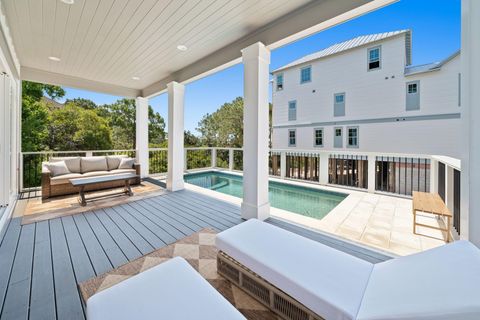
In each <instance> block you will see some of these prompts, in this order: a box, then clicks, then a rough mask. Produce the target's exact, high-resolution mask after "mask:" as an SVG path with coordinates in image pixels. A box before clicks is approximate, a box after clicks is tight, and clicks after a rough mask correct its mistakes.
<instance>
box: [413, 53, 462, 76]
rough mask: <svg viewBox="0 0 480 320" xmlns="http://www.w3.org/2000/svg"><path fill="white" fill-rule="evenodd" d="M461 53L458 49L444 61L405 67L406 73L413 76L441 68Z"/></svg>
mask: <svg viewBox="0 0 480 320" xmlns="http://www.w3.org/2000/svg"><path fill="white" fill-rule="evenodd" d="M459 54H460V50H457V51H456V52H454V53H453V54H451V55H449V56H448V57H447V58H445V59H443V60H442V61H439V62H433V63H427V64H422V65H419V66H407V67H405V75H406V76H411V75H414V74H418V73H424V72H430V71H436V70H440V68H441V67H442V66H443V65H444V64H445V63H447V62H448V61H450V60H452V59H453V58H455V57H456V56H457V55H459Z"/></svg>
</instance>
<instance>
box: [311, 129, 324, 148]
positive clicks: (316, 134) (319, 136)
mask: <svg viewBox="0 0 480 320" xmlns="http://www.w3.org/2000/svg"><path fill="white" fill-rule="evenodd" d="M313 139H314V146H315V147H323V129H314V130H313Z"/></svg>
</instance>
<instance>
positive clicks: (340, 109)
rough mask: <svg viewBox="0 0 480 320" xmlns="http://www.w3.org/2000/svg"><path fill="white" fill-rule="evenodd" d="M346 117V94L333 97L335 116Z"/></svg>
mask: <svg viewBox="0 0 480 320" xmlns="http://www.w3.org/2000/svg"><path fill="white" fill-rule="evenodd" d="M344 115H345V93H344V92H343V93H335V94H334V95H333V116H334V117H342V116H344Z"/></svg>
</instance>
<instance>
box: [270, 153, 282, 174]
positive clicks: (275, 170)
mask: <svg viewBox="0 0 480 320" xmlns="http://www.w3.org/2000/svg"><path fill="white" fill-rule="evenodd" d="M280 166H281V159H280V154H279V153H274V152H272V153H271V154H270V156H269V157H268V174H270V175H271V176H280V174H281V172H280Z"/></svg>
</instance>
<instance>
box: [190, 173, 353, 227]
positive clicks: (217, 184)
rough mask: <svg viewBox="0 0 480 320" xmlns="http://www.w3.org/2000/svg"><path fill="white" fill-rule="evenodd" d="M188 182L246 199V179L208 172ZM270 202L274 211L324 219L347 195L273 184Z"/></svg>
mask: <svg viewBox="0 0 480 320" xmlns="http://www.w3.org/2000/svg"><path fill="white" fill-rule="evenodd" d="M185 182H187V183H191V184H194V185H196V186H199V187H202V188H206V189H210V190H215V191H218V192H221V193H225V194H228V195H231V196H235V197H238V198H242V196H243V187H242V184H243V179H242V176H238V175H233V174H227V173H223V172H216V171H208V172H200V173H190V174H186V175H185ZM268 189H269V198H270V205H271V206H272V207H275V208H278V209H283V210H287V211H291V212H295V213H298V214H301V215H304V216H307V217H312V218H316V219H321V218H323V217H325V216H326V215H327V214H328V213H329V212H330V211H331V210H332V209H333V208H335V207H336V206H337V205H338V204H339V203H340V202H341V201H342V200H343V199H345V198H346V197H347V195H346V194H343V193H338V192H331V191H324V190H318V189H313V188H307V187H301V186H294V185H290V184H286V183H281V182H274V181H270V182H269V186H268Z"/></svg>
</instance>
